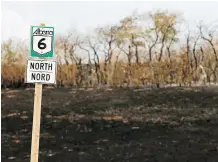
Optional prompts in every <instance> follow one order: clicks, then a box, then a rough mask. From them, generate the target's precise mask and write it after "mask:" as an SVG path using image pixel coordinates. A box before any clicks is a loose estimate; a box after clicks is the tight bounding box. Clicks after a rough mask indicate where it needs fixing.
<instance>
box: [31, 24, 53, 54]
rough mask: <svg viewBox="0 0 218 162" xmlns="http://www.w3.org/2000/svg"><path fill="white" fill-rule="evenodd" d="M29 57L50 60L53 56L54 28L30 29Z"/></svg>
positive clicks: (40, 27)
mask: <svg viewBox="0 0 218 162" xmlns="http://www.w3.org/2000/svg"><path fill="white" fill-rule="evenodd" d="M30 47H31V57H38V58H48V57H49V58H51V57H53V56H54V27H47V26H32V27H31V46H30Z"/></svg>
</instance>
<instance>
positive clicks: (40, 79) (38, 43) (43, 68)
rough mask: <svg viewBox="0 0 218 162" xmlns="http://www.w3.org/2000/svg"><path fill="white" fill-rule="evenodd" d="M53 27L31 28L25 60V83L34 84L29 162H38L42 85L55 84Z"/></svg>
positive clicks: (43, 25)
mask: <svg viewBox="0 0 218 162" xmlns="http://www.w3.org/2000/svg"><path fill="white" fill-rule="evenodd" d="M53 51H54V27H46V26H45V24H40V26H32V27H31V44H30V56H31V57H29V59H28V60H27V67H26V74H25V75H26V77H25V82H26V83H35V94H34V110H33V126H32V144H31V157H30V162H38V156H39V139H40V118H41V100H42V84H56V60H48V58H53V57H54V52H53Z"/></svg>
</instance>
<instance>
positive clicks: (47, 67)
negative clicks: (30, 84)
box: [30, 62, 53, 71]
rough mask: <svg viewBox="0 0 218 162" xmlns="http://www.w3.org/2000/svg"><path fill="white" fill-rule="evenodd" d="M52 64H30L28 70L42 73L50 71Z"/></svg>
mask: <svg viewBox="0 0 218 162" xmlns="http://www.w3.org/2000/svg"><path fill="white" fill-rule="evenodd" d="M52 65H53V64H52V63H47V62H40V63H38V62H37V63H34V62H31V63H30V70H42V71H52V68H53V66H52Z"/></svg>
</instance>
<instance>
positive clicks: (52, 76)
mask: <svg viewBox="0 0 218 162" xmlns="http://www.w3.org/2000/svg"><path fill="white" fill-rule="evenodd" d="M26 83H42V84H56V61H55V60H52V61H46V60H28V61H27V69H26Z"/></svg>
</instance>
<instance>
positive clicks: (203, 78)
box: [1, 10, 218, 88]
mask: <svg viewBox="0 0 218 162" xmlns="http://www.w3.org/2000/svg"><path fill="white" fill-rule="evenodd" d="M216 27H218V26H216V24H215V23H214V24H212V25H210V26H207V25H205V24H203V22H200V23H199V24H198V25H197V26H196V27H195V28H194V29H191V28H190V27H189V26H188V24H187V23H186V21H185V19H184V18H183V16H182V15H180V14H177V13H173V12H169V11H162V10H157V11H155V12H145V13H140V14H139V13H133V14H131V15H129V16H126V17H125V18H123V19H122V20H120V22H119V23H117V24H112V25H111V24H110V25H106V26H103V27H97V28H96V29H95V30H94V31H93V32H92V33H90V34H89V35H86V36H82V35H78V34H77V33H76V32H69V33H67V34H66V35H57V36H55V54H56V55H57V58H58V72H57V85H56V86H99V85H107V86H140V85H148V84H151V85H156V86H157V87H160V86H161V85H164V84H178V85H180V86H183V85H189V86H191V85H193V84H197V83H199V82H200V83H203V84H206V83H216V82H217V81H218V56H217V48H218V32H217V29H216ZM1 53H2V55H1V56H2V75H1V78H2V88H5V87H26V86H32V85H27V84H25V83H24V78H25V67H26V62H25V60H26V57H27V55H28V47H27V46H25V45H24V44H23V43H14V41H13V40H8V41H6V42H3V43H2V50H1Z"/></svg>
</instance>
